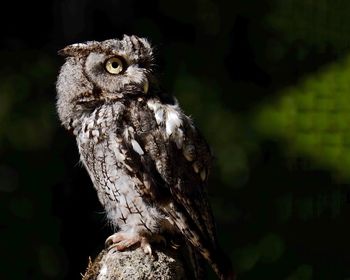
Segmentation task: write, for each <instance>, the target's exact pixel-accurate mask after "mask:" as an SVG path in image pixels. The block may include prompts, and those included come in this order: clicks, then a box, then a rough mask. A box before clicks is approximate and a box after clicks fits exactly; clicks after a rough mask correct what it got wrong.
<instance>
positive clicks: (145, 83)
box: [143, 79, 149, 93]
mask: <svg viewBox="0 0 350 280" xmlns="http://www.w3.org/2000/svg"><path fill="white" fill-rule="evenodd" d="M148 88H149V83H148V79H146V80H145V81H144V84H143V92H144V93H147V92H148Z"/></svg>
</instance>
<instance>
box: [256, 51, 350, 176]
mask: <svg viewBox="0 0 350 280" xmlns="http://www.w3.org/2000/svg"><path fill="white" fill-rule="evenodd" d="M349 75H350V57H346V58H344V59H342V61H341V62H338V63H335V64H333V65H331V66H327V67H326V68H325V69H322V70H320V71H319V72H318V73H316V74H314V75H312V76H311V77H308V78H305V79H304V80H303V81H302V82H300V83H299V84H298V86H295V87H290V88H288V89H286V90H284V91H283V92H281V95H282V97H281V98H278V100H273V101H272V102H271V103H269V104H267V105H264V106H263V108H262V109H261V111H260V112H259V113H258V114H257V117H256V123H257V127H258V130H259V131H261V133H262V134H264V135H265V136H267V137H279V138H280V139H281V141H282V140H285V141H286V147H287V149H289V150H290V151H289V152H293V153H298V154H300V155H302V156H305V157H309V158H312V159H313V160H314V161H315V164H318V166H321V167H323V168H325V169H329V170H332V171H333V172H334V173H335V174H336V175H338V176H341V177H342V178H343V179H344V180H347V181H349V179H350V174H349V170H350V142H349V139H350V134H349V130H350V94H349V92H350V84H349V80H348V77H349Z"/></svg>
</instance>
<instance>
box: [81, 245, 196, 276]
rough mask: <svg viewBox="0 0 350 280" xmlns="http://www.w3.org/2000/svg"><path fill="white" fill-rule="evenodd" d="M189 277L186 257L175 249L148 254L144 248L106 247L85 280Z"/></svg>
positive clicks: (88, 271) (90, 266)
mask: <svg viewBox="0 0 350 280" xmlns="http://www.w3.org/2000/svg"><path fill="white" fill-rule="evenodd" d="M117 279H118V280H134V279H135V280H136V279H159V280H187V279H189V278H188V277H187V276H186V272H185V266H184V262H183V260H182V259H181V258H180V257H179V255H178V254H176V252H175V253H174V252H170V251H154V252H153V256H149V255H145V253H144V252H143V251H142V249H140V248H137V249H135V250H129V251H124V252H118V251H116V250H114V249H112V250H109V251H108V250H103V251H101V252H100V254H99V255H98V256H97V257H96V259H95V260H94V261H93V262H92V261H91V260H90V261H89V264H88V267H87V269H86V272H85V274H84V275H83V278H82V280H117Z"/></svg>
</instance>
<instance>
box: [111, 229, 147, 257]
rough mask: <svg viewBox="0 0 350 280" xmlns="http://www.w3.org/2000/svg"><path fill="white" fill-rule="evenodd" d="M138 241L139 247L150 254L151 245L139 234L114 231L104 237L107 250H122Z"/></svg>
mask: <svg viewBox="0 0 350 280" xmlns="http://www.w3.org/2000/svg"><path fill="white" fill-rule="evenodd" d="M137 243H139V244H140V247H141V249H142V250H143V251H144V252H145V254H147V255H152V247H151V245H150V243H149V241H148V239H147V238H146V237H143V236H140V235H139V234H130V233H125V232H116V233H114V234H112V235H111V236H109V237H108V238H107V239H106V242H105V246H106V248H107V250H108V251H109V250H111V249H117V250H118V251H124V250H126V249H128V248H129V247H131V246H133V245H135V244H137Z"/></svg>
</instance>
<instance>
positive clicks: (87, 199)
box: [0, 0, 350, 280]
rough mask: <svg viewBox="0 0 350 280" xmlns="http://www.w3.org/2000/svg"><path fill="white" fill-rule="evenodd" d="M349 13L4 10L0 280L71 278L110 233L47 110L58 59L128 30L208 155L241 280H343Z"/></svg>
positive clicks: (119, 5) (188, 2) (242, 5)
mask: <svg viewBox="0 0 350 280" xmlns="http://www.w3.org/2000/svg"><path fill="white" fill-rule="evenodd" d="M349 13H350V2H349V1H346V0H332V1H331V0H318V1H315V0H306V1H305V0H284V1H282V0H279V1H277V0H275V1H274V0H260V1H252V0H251V1H243V0H241V1H214V0H177V1H161V0H158V1H155V0H152V1H112V0H100V1H94V0H89V1H82V0H72V1H68V0H65V1H58V0H57V1H45V2H43V3H40V4H37V5H35V2H34V1H26V2H20V1H6V7H5V4H2V7H1V16H0V26H1V27H2V28H1V41H2V44H1V49H0V61H1V66H0V234H1V235H0V250H1V256H2V257H1V264H0V278H1V279H79V278H80V273H83V272H84V269H85V268H86V265H87V262H88V257H89V256H91V257H95V256H96V254H97V252H98V251H99V250H100V249H101V248H102V247H103V243H104V240H105V238H106V237H107V236H108V234H110V233H111V231H110V229H109V228H108V227H107V226H106V221H105V218H104V215H103V209H102V208H101V206H100V205H99V203H98V201H97V197H96V195H95V192H94V190H93V188H92V184H91V182H90V179H89V178H88V175H87V173H86V171H85V170H84V169H83V168H82V166H81V164H80V163H79V155H78V152H77V148H76V146H75V140H74V139H73V138H72V137H71V136H70V135H69V134H68V133H67V132H66V131H64V130H63V128H61V127H60V125H59V121H58V118H57V115H56V112H55V79H56V76H57V73H58V71H59V67H60V65H61V64H62V63H63V59H62V58H60V57H58V56H57V54H56V53H57V50H58V49H60V48H62V47H64V46H65V45H66V44H69V43H75V42H80V41H85V40H103V39H109V38H121V37H122V35H123V34H136V35H139V36H145V37H147V38H148V39H149V40H150V41H151V42H152V43H153V45H155V47H156V56H157V61H158V65H159V66H158V70H159V72H160V73H161V80H162V82H163V86H164V87H165V88H167V89H168V90H169V91H170V92H173V93H174V94H175V95H176V96H177V97H178V99H179V101H180V103H181V104H182V107H183V108H184V110H185V112H186V113H187V114H190V115H192V117H193V118H194V120H195V122H196V123H197V125H198V126H199V127H200V129H201V130H202V131H203V134H204V135H205V136H206V138H207V139H208V141H209V143H210V144H211V146H212V147H213V150H214V152H215V155H216V164H215V168H214V170H213V173H212V177H211V183H210V188H209V193H210V200H211V203H212V205H213V210H214V213H215V216H216V219H217V225H218V231H219V237H220V241H221V244H222V247H224V249H225V251H226V252H227V253H228V254H229V255H230V257H231V259H232V261H233V263H234V264H235V267H236V269H237V271H238V273H239V279H242V280H243V279H246V280H248V279H271V280H273V279H288V280H294V279H305V280H308V279H350V253H349V252H350V241H349V236H350V231H349V226H348V224H349V217H350V216H349V210H350V209H349V201H350V195H349V183H350V95H349V94H350V57H348V50H349V44H350V17H349ZM213 279H214V278H213Z"/></svg>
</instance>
